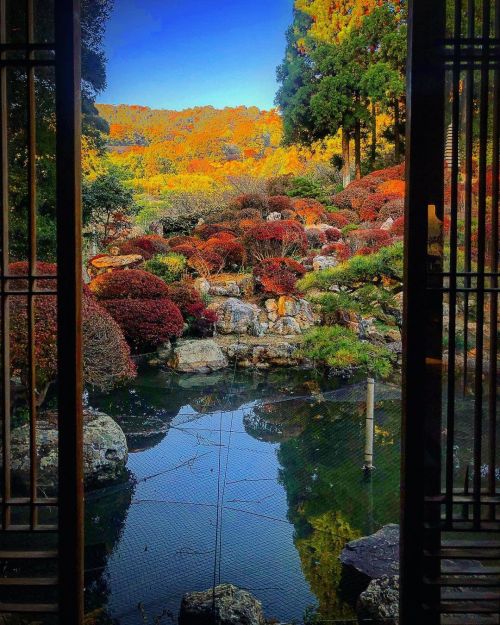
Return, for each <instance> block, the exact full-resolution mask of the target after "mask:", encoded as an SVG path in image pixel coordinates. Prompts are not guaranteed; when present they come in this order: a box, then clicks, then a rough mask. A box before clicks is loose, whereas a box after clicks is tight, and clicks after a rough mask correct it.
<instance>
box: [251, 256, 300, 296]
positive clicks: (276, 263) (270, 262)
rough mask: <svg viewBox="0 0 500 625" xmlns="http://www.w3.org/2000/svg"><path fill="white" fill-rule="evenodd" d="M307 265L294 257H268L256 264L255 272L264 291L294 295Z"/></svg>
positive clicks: (273, 293)
mask: <svg viewBox="0 0 500 625" xmlns="http://www.w3.org/2000/svg"><path fill="white" fill-rule="evenodd" d="M305 273H306V270H305V267H304V266H303V265H301V264H300V263H298V262H297V261H295V260H293V259H292V258H266V259H264V260H262V261H261V262H260V263H258V264H257V265H255V267H254V270H253V274H254V276H255V278H256V279H257V281H258V283H259V284H260V285H261V288H262V291H263V292H264V293H268V294H270V295H292V294H294V293H295V292H296V284H297V280H298V279H299V278H300V277H302V276H303V275H304V274H305Z"/></svg>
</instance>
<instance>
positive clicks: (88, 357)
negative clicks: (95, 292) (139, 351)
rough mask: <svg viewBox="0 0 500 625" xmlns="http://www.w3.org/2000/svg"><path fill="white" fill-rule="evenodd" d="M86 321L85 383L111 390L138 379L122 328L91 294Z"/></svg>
mask: <svg viewBox="0 0 500 625" xmlns="http://www.w3.org/2000/svg"><path fill="white" fill-rule="evenodd" d="M84 293H85V290H84ZM82 317H83V322H82V334H83V374H84V378H85V382H86V383H87V384H90V385H91V386H94V387H96V388H98V389H100V390H109V389H111V388H113V387H114V386H116V385H117V384H120V383H121V382H125V381H127V380H130V379H132V378H134V377H135V375H136V373H137V370H136V366H135V364H134V362H133V361H132V359H131V357H130V347H129V346H128V344H127V342H126V340H125V337H124V336H123V332H122V331H121V328H120V326H119V325H118V324H117V323H116V321H115V320H114V319H113V317H112V316H111V315H110V314H109V313H108V312H107V310H106V309H105V308H104V307H103V306H100V305H99V304H98V302H97V301H96V299H95V298H94V297H92V295H90V291H88V294H87V295H84V297H83V302H82Z"/></svg>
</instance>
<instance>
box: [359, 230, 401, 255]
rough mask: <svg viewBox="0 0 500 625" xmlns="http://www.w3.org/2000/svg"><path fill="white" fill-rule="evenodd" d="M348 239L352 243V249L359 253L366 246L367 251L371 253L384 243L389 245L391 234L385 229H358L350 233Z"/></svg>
mask: <svg viewBox="0 0 500 625" xmlns="http://www.w3.org/2000/svg"><path fill="white" fill-rule="evenodd" d="M349 241H350V242H351V243H353V248H354V251H356V252H358V253H360V250H362V249H363V248H368V250H369V251H368V253H369V254H371V253H373V252H376V251H378V250H379V249H380V248H381V247H384V246H385V245H390V243H391V235H390V234H389V232H387V231H386V230H380V229H376V228H368V229H365V230H361V229H359V230H353V232H351V233H350V235H349ZM365 255H366V254H365Z"/></svg>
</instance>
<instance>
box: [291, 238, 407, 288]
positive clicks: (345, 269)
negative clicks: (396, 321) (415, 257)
mask: <svg viewBox="0 0 500 625" xmlns="http://www.w3.org/2000/svg"><path fill="white" fill-rule="evenodd" d="M384 279H388V280H393V281H395V282H402V280H403V244H402V243H399V242H398V243H395V244H394V245H390V246H389V247H384V248H382V249H381V250H380V251H379V252H376V253H375V254H371V255H370V256H354V257H353V258H351V259H350V260H348V261H347V262H345V263H342V264H340V265H337V267H332V268H330V269H323V270H322V271H315V272H311V273H308V274H307V275H305V276H304V277H303V278H302V279H301V280H299V282H298V283H297V288H298V289H299V290H300V291H307V290H308V289H312V288H318V289H322V290H325V291H327V290H328V289H329V288H330V287H332V286H334V285H338V286H341V287H342V286H345V287H347V288H349V289H350V290H355V289H356V288H358V287H359V286H360V285H362V284H366V283H372V284H375V285H378V284H381V283H382V282H383V281H384Z"/></svg>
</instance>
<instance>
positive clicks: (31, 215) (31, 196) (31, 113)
mask: <svg viewBox="0 0 500 625" xmlns="http://www.w3.org/2000/svg"><path fill="white" fill-rule="evenodd" d="M34 19H35V16H34V8H33V0H26V42H27V43H28V44H30V43H33V41H34ZM33 56H34V55H33V52H30V53H29V55H28V58H29V60H31V59H33ZM27 87H28V90H27V93H28V101H27V111H28V275H29V276H32V275H34V274H35V273H36V257H37V252H36V191H37V186H36V102H35V69H34V68H33V67H29V68H28V69H27ZM28 284H29V290H30V291H32V289H33V287H34V283H33V281H32V280H29V281H28ZM35 306H36V300H35V299H34V296H33V295H32V294H31V293H30V294H29V295H28V320H27V321H28V369H29V374H28V403H29V406H28V408H29V422H30V496H31V506H30V524H31V528H32V529H34V528H35V527H36V524H37V520H38V510H37V507H36V506H35V505H34V501H35V500H36V498H37V445H36V420H37V404H36V358H35V344H36V332H35Z"/></svg>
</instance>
